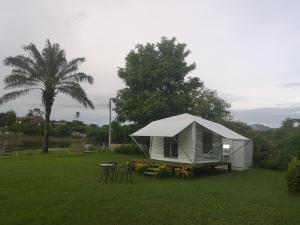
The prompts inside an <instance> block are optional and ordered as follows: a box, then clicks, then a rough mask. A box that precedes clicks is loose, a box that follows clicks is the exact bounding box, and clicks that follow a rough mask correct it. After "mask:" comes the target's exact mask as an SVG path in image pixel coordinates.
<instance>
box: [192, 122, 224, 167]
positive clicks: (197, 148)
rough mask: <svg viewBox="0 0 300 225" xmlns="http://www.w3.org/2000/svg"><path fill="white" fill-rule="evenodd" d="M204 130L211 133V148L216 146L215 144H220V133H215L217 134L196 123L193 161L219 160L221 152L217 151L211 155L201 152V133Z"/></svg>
mask: <svg viewBox="0 0 300 225" xmlns="http://www.w3.org/2000/svg"><path fill="white" fill-rule="evenodd" d="M204 132H210V133H212V135H213V139H212V146H213V148H214V147H216V146H217V145H220V143H221V142H222V140H221V136H220V135H217V134H215V133H213V132H211V131H210V130H208V129H206V128H204V127H202V126H200V125H198V124H197V125H196V146H195V162H197V163H201V162H202V161H205V162H206V161H219V160H220V154H221V152H220V153H219V154H218V153H217V154H212V155H210V154H208V155H207V154H205V153H203V133H204ZM204 156H205V157H204Z"/></svg>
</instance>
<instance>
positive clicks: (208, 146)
mask: <svg viewBox="0 0 300 225" xmlns="http://www.w3.org/2000/svg"><path fill="white" fill-rule="evenodd" d="M212 140H213V134H212V133H209V132H204V133H203V153H208V152H209V151H210V150H212V148H213V146H212Z"/></svg>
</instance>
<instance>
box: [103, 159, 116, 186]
mask: <svg viewBox="0 0 300 225" xmlns="http://www.w3.org/2000/svg"><path fill="white" fill-rule="evenodd" d="M99 166H100V167H101V168H102V170H101V175H100V180H102V179H103V178H104V183H106V182H107V180H108V179H110V180H111V181H112V182H113V181H114V177H115V178H116V170H117V168H116V167H117V165H116V164H114V163H101V164H99Z"/></svg>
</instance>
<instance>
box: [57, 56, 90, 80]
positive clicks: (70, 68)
mask: <svg viewBox="0 0 300 225" xmlns="http://www.w3.org/2000/svg"><path fill="white" fill-rule="evenodd" d="M84 61H85V58H83V57H82V58H76V59H73V60H71V61H70V62H68V63H66V65H64V67H63V68H62V69H61V70H60V71H59V72H58V73H57V74H56V79H57V80H58V81H59V80H60V79H63V78H64V77H65V76H69V75H70V74H72V73H76V72H77V71H78V68H79V65H80V64H81V63H83V62H84Z"/></svg>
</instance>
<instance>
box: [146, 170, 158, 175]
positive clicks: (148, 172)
mask: <svg viewBox="0 0 300 225" xmlns="http://www.w3.org/2000/svg"><path fill="white" fill-rule="evenodd" d="M144 175H145V176H155V175H156V173H155V172H150V171H146V172H145V173H144Z"/></svg>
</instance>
